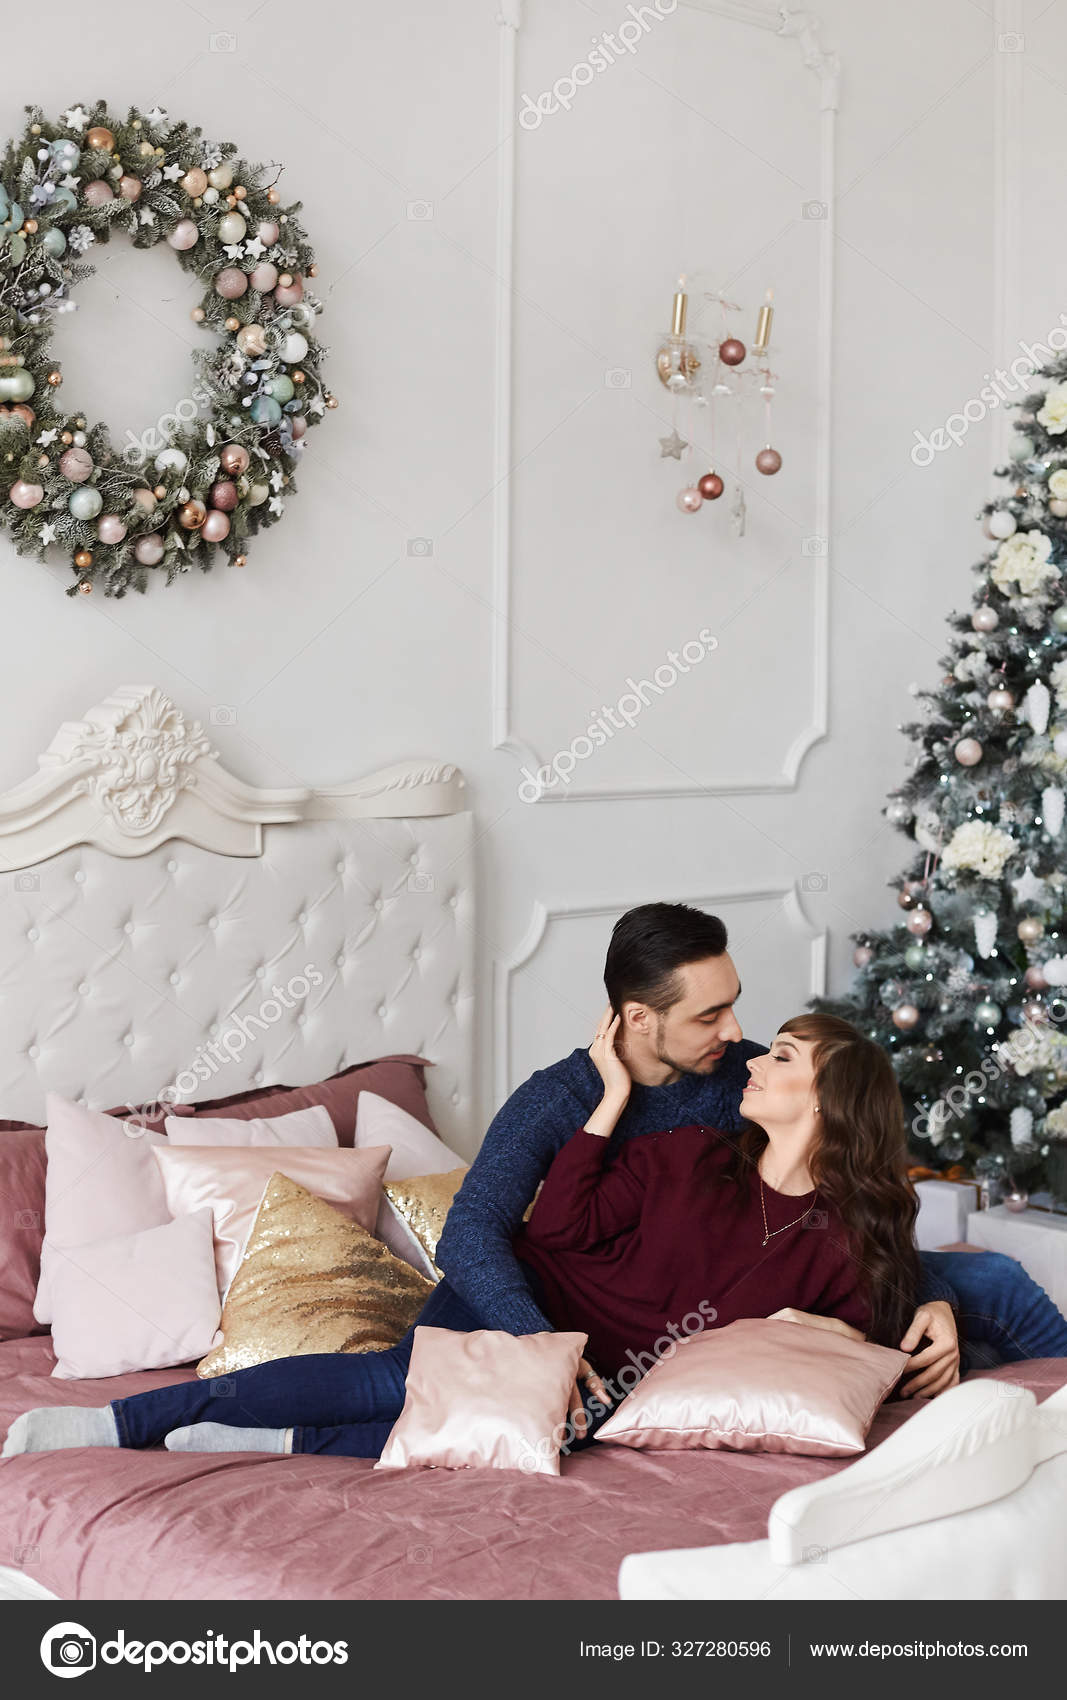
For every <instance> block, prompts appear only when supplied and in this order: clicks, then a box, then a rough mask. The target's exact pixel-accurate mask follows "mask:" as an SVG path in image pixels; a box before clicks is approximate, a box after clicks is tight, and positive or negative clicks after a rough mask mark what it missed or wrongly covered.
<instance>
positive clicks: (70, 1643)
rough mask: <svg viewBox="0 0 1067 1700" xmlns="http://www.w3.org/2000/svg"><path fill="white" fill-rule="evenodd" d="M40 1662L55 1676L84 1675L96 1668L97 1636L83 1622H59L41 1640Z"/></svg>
mask: <svg viewBox="0 0 1067 1700" xmlns="http://www.w3.org/2000/svg"><path fill="white" fill-rule="evenodd" d="M41 1663H42V1664H43V1665H44V1666H45V1668H46V1670H50V1671H51V1672H52V1674H53V1676H84V1674H85V1672H86V1671H87V1670H94V1669H95V1668H96V1637H95V1636H94V1635H91V1634H90V1633H89V1631H88V1630H87V1629H86V1628H85V1626H84V1624H81V1623H56V1624H53V1626H52V1628H51V1629H49V1630H48V1631H47V1632H46V1634H45V1635H44V1636H43V1637H42V1639H41Z"/></svg>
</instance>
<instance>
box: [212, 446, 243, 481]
mask: <svg viewBox="0 0 1067 1700" xmlns="http://www.w3.org/2000/svg"><path fill="white" fill-rule="evenodd" d="M219 460H220V461H221V462H222V468H223V471H224V472H228V473H229V474H230V475H231V477H233V478H240V476H241V474H242V472H247V471H248V461H249V454H248V450H247V449H246V448H245V447H244V445H243V443H227V444H226V445H225V446H224V448H223V450H222V453H221V454H220V455H219Z"/></svg>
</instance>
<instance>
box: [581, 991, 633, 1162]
mask: <svg viewBox="0 0 1067 1700" xmlns="http://www.w3.org/2000/svg"><path fill="white" fill-rule="evenodd" d="M618 1020H620V1018H618V1017H617V1015H615V1017H613V1015H612V1010H610V1008H607V1010H605V1013H603V1015H601V1018H600V1027H598V1029H596V1037H595V1039H593V1044H591V1046H590V1057H591V1059H593V1066H595V1068H596V1073H598V1074H600V1078H601V1081H603V1102H601V1105H600V1110H598V1112H596V1117H600V1112H601V1110H603V1112H605V1115H603V1117H600V1119H601V1120H605V1122H607V1120H608V1119H610V1127H601V1125H600V1122H596V1125H593V1127H590V1122H586V1127H588V1129H590V1132H596V1134H600V1132H608V1134H610V1132H612V1127H613V1125H615V1122H617V1120H618V1117H620V1115H622V1112H624V1110H625V1107H627V1102H629V1097H630V1088H632V1085H634V1081H632V1078H630V1071H629V1068H627V1066H625V1063H624V1061H622V1057H620V1056H618V1051H617V1049H615V1044H617V1040H618V1034H620V1025H618ZM591 1120H595V1119H593V1117H591Z"/></svg>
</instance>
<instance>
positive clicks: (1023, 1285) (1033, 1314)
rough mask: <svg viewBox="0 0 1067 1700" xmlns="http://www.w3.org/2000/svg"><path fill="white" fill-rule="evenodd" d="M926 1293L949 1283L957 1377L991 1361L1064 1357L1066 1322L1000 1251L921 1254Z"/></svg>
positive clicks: (1019, 1267)
mask: <svg viewBox="0 0 1067 1700" xmlns="http://www.w3.org/2000/svg"><path fill="white" fill-rule="evenodd" d="M921 1258H922V1265H923V1272H924V1275H927V1274H929V1275H930V1276H932V1277H934V1280H933V1281H932V1282H926V1281H924V1295H925V1296H928V1297H933V1296H935V1292H936V1286H937V1284H938V1283H939V1282H947V1283H948V1285H949V1286H950V1287H951V1289H952V1292H953V1293H954V1294H955V1297H956V1299H957V1300H958V1307H959V1308H958V1311H957V1315H956V1325H957V1327H958V1329H959V1335H960V1374H961V1375H966V1374H967V1373H968V1371H969V1370H972V1369H981V1368H982V1367H983V1366H984V1365H987V1364H990V1363H998V1362H1004V1363H1019V1362H1021V1361H1022V1360H1023V1359H1024V1358H1067V1319H1065V1318H1064V1316H1063V1315H1062V1313H1061V1312H1060V1311H1059V1310H1057V1308H1056V1306H1055V1305H1054V1304H1053V1302H1052V1300H1051V1299H1050V1298H1049V1296H1048V1294H1047V1293H1046V1291H1045V1289H1044V1287H1039V1286H1038V1284H1037V1282H1036V1281H1035V1280H1034V1279H1033V1277H1032V1276H1030V1275H1028V1274H1027V1273H1026V1270H1025V1269H1024V1268H1023V1266H1022V1264H1021V1263H1018V1262H1016V1260H1015V1258H1014V1257H1006V1256H1005V1255H1004V1253H1003V1252H999V1251H924V1252H923V1253H922V1254H921Z"/></svg>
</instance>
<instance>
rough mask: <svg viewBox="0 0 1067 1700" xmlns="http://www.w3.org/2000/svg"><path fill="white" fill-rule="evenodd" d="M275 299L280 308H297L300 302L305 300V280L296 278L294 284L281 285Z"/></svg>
mask: <svg viewBox="0 0 1067 1700" xmlns="http://www.w3.org/2000/svg"><path fill="white" fill-rule="evenodd" d="M274 299H275V301H276V302H277V303H278V306H279V307H295V306H296V304H297V302H298V301H303V299H304V280H303V278H302V277H294V279H293V281H292V283H286V284H281V283H280V284H279V285H278V287H277V289H276V290H275V291H274Z"/></svg>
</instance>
